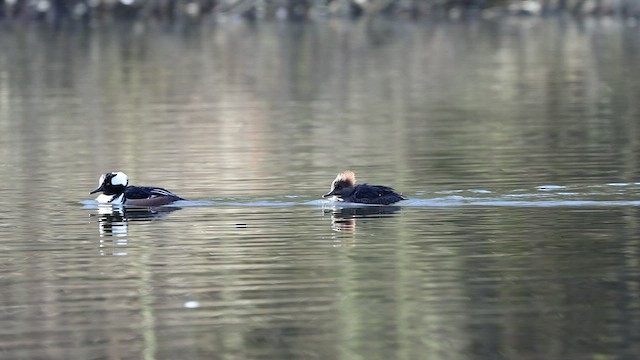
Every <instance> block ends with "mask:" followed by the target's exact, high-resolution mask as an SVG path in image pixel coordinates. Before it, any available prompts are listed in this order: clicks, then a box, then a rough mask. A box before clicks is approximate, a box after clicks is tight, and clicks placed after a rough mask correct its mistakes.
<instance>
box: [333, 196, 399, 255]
mask: <svg viewBox="0 0 640 360" xmlns="http://www.w3.org/2000/svg"><path fill="white" fill-rule="evenodd" d="M323 210H324V213H325V214H326V213H329V214H331V229H333V230H334V231H336V232H338V233H342V234H349V237H348V238H345V237H343V236H335V237H334V241H336V243H337V244H336V246H345V247H351V246H355V242H356V241H355V236H354V235H355V233H356V222H357V220H358V219H364V218H383V217H389V216H390V215H392V214H394V213H395V212H397V211H399V210H400V207H399V206H361V207H330V208H323Z"/></svg>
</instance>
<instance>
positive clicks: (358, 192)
mask: <svg viewBox="0 0 640 360" xmlns="http://www.w3.org/2000/svg"><path fill="white" fill-rule="evenodd" d="M330 196H334V197H335V198H337V199H338V200H339V201H346V202H354V203H361V204H378V205H389V204H393V203H395V202H398V201H400V200H406V199H407V198H406V197H404V196H403V195H402V194H398V193H397V192H395V190H393V189H392V188H390V187H387V186H381V185H367V184H361V185H356V175H355V174H354V173H353V172H352V171H343V172H341V173H340V174H338V176H336V179H335V180H333V183H331V191H329V192H328V193H326V194H324V195H322V197H330Z"/></svg>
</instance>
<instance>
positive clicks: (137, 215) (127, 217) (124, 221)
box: [90, 206, 180, 256]
mask: <svg viewBox="0 0 640 360" xmlns="http://www.w3.org/2000/svg"><path fill="white" fill-rule="evenodd" d="M179 209H180V208H179V207H155V208H126V207H122V206H118V207H116V206H99V207H98V209H97V212H96V213H92V214H91V215H90V217H91V218H92V219H96V220H97V222H98V232H99V234H100V255H112V256H126V255H127V252H126V251H124V249H125V247H126V246H127V245H128V244H129V240H128V239H127V236H128V234H129V222H137V221H154V220H159V219H161V218H163V217H164V216H166V215H168V214H169V213H172V212H174V211H176V210H179Z"/></svg>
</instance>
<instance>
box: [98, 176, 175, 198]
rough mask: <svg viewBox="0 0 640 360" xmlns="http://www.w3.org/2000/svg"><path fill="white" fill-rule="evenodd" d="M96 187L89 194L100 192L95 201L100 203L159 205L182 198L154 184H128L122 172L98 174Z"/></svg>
mask: <svg viewBox="0 0 640 360" xmlns="http://www.w3.org/2000/svg"><path fill="white" fill-rule="evenodd" d="M98 185H99V186H98V188H97V189H95V190H93V191H92V192H91V193H90V194H95V193H97V192H102V194H100V195H99V196H98V197H97V198H96V201H97V202H99V203H100V204H112V205H130V206H161V205H166V204H170V203H172V202H174V201H178V200H184V199H183V198H181V197H180V196H178V195H176V194H174V193H172V192H171V191H169V190H166V189H163V188H161V187H155V186H129V177H128V176H127V175H126V174H125V173H123V172H120V171H118V172H109V173H106V174H103V175H102V176H100V180H99V181H98Z"/></svg>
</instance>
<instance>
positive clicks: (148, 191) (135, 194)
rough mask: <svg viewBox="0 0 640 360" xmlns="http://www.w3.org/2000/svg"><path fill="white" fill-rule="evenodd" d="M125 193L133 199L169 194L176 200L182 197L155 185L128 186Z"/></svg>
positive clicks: (168, 195)
mask: <svg viewBox="0 0 640 360" xmlns="http://www.w3.org/2000/svg"><path fill="white" fill-rule="evenodd" d="M124 195H125V196H126V198H127V199H131V200H139V199H152V198H155V197H160V196H167V197H170V198H175V199H176V200H181V199H182V198H181V197H180V196H178V195H176V194H174V193H172V192H171V191H169V190H167V189H163V188H159V187H153V186H128V187H127V188H126V189H125V191H124Z"/></svg>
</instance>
